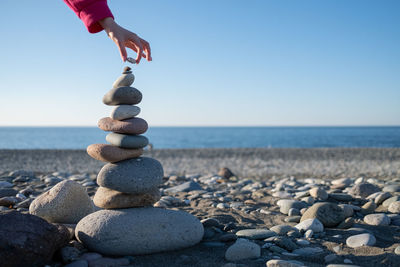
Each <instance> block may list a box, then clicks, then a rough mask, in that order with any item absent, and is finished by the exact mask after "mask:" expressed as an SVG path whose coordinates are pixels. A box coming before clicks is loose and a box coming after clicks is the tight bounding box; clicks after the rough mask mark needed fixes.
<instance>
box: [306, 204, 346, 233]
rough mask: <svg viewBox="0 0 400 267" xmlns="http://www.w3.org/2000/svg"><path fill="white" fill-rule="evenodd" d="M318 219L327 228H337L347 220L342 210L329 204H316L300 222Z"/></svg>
mask: <svg viewBox="0 0 400 267" xmlns="http://www.w3.org/2000/svg"><path fill="white" fill-rule="evenodd" d="M312 218H317V219H318V220H320V222H322V224H323V225H324V226H325V227H335V226H336V225H338V224H339V223H341V222H342V221H343V220H344V219H345V214H344V211H343V209H342V208H340V207H339V206H338V205H336V204H333V203H329V202H320V203H315V204H314V205H312V206H311V207H310V208H308V209H307V211H306V212H305V213H304V214H303V216H301V219H300V222H302V221H305V220H307V219H312Z"/></svg>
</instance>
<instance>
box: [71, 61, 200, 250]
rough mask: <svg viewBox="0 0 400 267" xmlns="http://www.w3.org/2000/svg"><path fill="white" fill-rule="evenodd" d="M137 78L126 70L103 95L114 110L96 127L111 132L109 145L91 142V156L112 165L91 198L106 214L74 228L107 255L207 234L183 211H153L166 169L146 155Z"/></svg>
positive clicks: (174, 244) (168, 246) (178, 244)
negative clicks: (139, 115)
mask: <svg viewBox="0 0 400 267" xmlns="http://www.w3.org/2000/svg"><path fill="white" fill-rule="evenodd" d="M134 80H135V76H134V75H133V74H132V71H131V69H130V68H129V67H127V68H125V69H124V72H123V73H122V76H120V77H119V78H118V79H117V80H116V81H115V82H114V84H113V88H112V89H111V90H110V91H109V92H108V93H106V94H105V95H104V97H103V103H104V104H106V105H110V106H115V107H114V109H113V110H112V112H111V115H110V117H106V118H103V119H101V120H100V121H99V123H98V126H99V128H100V129H102V130H104V131H110V132H111V133H109V134H108V135H107V137H106V140H107V141H108V142H109V143H110V144H93V145H90V146H89V147H88V148H87V152H88V154H89V155H90V156H91V157H93V158H95V159H97V160H101V161H105V162H108V163H107V164H106V165H105V166H104V167H103V168H102V169H101V170H100V172H99V173H98V176H97V183H98V185H99V186H100V187H99V188H98V190H97V192H96V194H95V196H94V198H93V202H94V204H95V205H96V206H97V207H99V208H102V209H103V210H100V211H97V212H95V213H92V214H90V215H88V216H86V217H85V218H83V219H82V220H81V221H80V222H79V223H78V225H77V227H76V232H75V234H76V236H77V238H78V239H79V240H80V241H81V242H82V243H84V244H85V245H86V246H87V247H88V248H89V249H90V250H92V251H97V252H100V253H104V254H108V255H137V254H148V253H155V252H161V251H167V250H174V249H179V248H184V247H187V246H192V245H194V244H196V243H197V242H199V241H200V240H201V239H202V236H203V226H202V224H201V223H200V222H199V220H198V219H197V218H196V217H194V216H192V215H190V214H188V213H186V212H182V211H174V210H166V209H160V208H155V207H153V204H154V203H155V202H157V201H158V200H159V199H160V191H159V189H158V186H159V185H160V184H161V183H162V178H163V168H162V165H161V163H160V162H158V161H157V160H155V159H152V158H148V157H142V156H141V155H142V154H143V148H144V147H145V146H146V145H147V144H148V143H149V141H148V139H147V138H146V137H145V136H143V135H141V134H143V133H145V132H146V131H147V128H148V125H147V122H146V121H145V120H143V119H141V118H138V117H136V116H137V115H138V114H139V113H140V108H139V107H137V106H135V105H137V104H139V103H140V102H141V100H142V94H141V92H140V91H139V90H137V89H136V88H134V87H131V85H132V84H133V82H134Z"/></svg>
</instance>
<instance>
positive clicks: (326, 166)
mask: <svg viewBox="0 0 400 267" xmlns="http://www.w3.org/2000/svg"><path fill="white" fill-rule="evenodd" d="M144 156H150V157H153V158H156V159H158V160H159V161H160V162H161V163H162V164H163V166H164V172H165V175H171V174H177V175H184V174H185V175H190V174H196V175H197V174H200V175H208V174H210V175H212V174H216V173H217V172H218V169H219V168H221V167H228V168H230V169H231V170H232V171H233V173H235V174H236V175H237V176H241V177H252V178H261V179H262V178H270V177H272V176H296V177H320V178H338V177H357V176H364V177H377V178H382V179H385V178H394V177H400V148H201V149H155V150H153V151H146V152H145V154H144ZM104 164H105V163H103V162H99V161H97V160H94V159H92V158H91V157H89V156H88V155H87V154H86V151H85V150H75V149H71V150H69V149H52V150H48V149H34V150H14V149H0V173H7V172H10V171H14V170H21V169H23V170H28V171H34V172H38V173H50V172H56V171H57V172H70V173H97V172H98V171H99V170H100V168H101V167H102V166H103V165H104Z"/></svg>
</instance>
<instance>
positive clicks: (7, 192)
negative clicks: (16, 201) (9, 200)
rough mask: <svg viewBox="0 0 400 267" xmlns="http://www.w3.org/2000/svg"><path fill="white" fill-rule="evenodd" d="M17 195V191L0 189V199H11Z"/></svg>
mask: <svg viewBox="0 0 400 267" xmlns="http://www.w3.org/2000/svg"><path fill="white" fill-rule="evenodd" d="M16 194H18V191H17V190H15V189H12V188H0V198H1V197H11V196H15V195H16Z"/></svg>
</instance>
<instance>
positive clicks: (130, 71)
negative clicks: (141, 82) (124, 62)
mask: <svg viewBox="0 0 400 267" xmlns="http://www.w3.org/2000/svg"><path fill="white" fill-rule="evenodd" d="M128 73H132V69H131V68H130V67H125V68H124V72H122V74H128Z"/></svg>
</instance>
